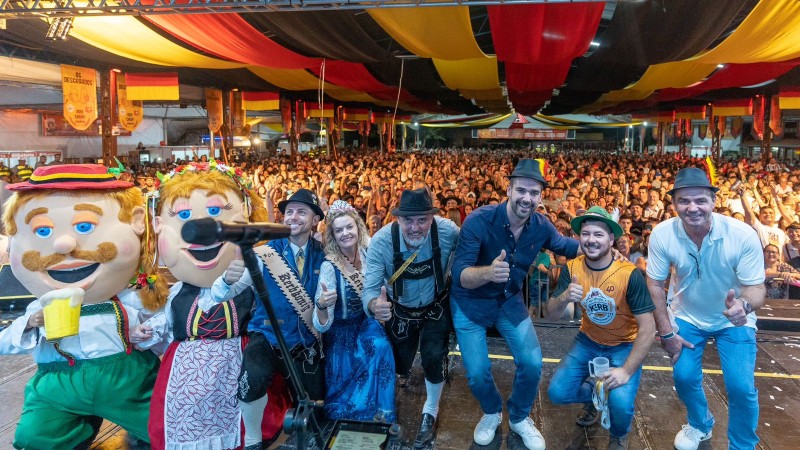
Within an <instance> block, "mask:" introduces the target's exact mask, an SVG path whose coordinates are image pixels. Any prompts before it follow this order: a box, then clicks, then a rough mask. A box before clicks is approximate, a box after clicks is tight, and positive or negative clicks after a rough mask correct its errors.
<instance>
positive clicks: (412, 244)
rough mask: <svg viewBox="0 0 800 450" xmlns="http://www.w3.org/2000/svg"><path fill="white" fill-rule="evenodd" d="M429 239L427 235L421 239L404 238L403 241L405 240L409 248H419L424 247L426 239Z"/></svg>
mask: <svg viewBox="0 0 800 450" xmlns="http://www.w3.org/2000/svg"><path fill="white" fill-rule="evenodd" d="M427 238H428V235H427V234H426V235H425V236H422V237H421V238H419V239H409V238H408V237H406V236H403V239H405V241H406V245H407V246H408V247H419V246H420V245H422V244H423V243H424V242H425V239H427Z"/></svg>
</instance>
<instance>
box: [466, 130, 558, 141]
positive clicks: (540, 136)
mask: <svg viewBox="0 0 800 450" xmlns="http://www.w3.org/2000/svg"><path fill="white" fill-rule="evenodd" d="M478 138H479V139H529V140H540V141H549V140H563V139H567V130H540V129H535V130H529V129H524V128H485V129H482V130H478Z"/></svg>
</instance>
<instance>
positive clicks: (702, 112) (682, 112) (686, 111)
mask: <svg viewBox="0 0 800 450" xmlns="http://www.w3.org/2000/svg"><path fill="white" fill-rule="evenodd" d="M705 118H706V107H705V106H704V105H703V106H685V107H682V108H676V109H675V119H676V120H677V119H697V120H700V119H705Z"/></svg>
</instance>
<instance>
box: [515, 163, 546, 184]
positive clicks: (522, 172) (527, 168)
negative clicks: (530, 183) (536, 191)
mask: <svg viewBox="0 0 800 450" xmlns="http://www.w3.org/2000/svg"><path fill="white" fill-rule="evenodd" d="M508 178H509V179H511V178H531V179H534V180H536V181H538V182H540V183H542V187H543V188H544V187H547V181H545V179H544V176H543V175H542V170H541V168H540V166H539V161H537V160H535V159H530V158H523V159H520V160H519V162H518V163H517V167H514V171H513V172H511V175H509V176H508Z"/></svg>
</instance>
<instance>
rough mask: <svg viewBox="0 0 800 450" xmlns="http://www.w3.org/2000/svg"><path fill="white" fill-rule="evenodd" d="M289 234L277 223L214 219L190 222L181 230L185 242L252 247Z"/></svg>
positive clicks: (283, 226)
mask: <svg viewBox="0 0 800 450" xmlns="http://www.w3.org/2000/svg"><path fill="white" fill-rule="evenodd" d="M289 234H291V228H290V227H288V226H286V225H280V224H277V223H240V222H220V221H217V220H214V219H212V218H205V219H195V220H190V221H188V222H186V223H185V224H183V228H182V229H181V237H182V238H183V240H184V241H186V242H188V243H190V244H199V245H211V244H214V243H217V242H220V241H230V242H233V243H235V244H245V243H247V244H251V245H252V244H255V243H256V242H259V241H264V240H270V239H281V238H285V237H289Z"/></svg>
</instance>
